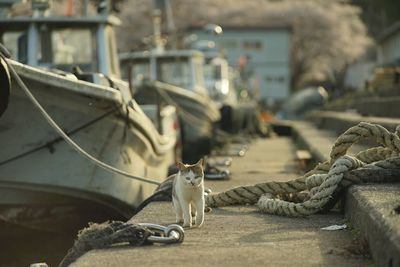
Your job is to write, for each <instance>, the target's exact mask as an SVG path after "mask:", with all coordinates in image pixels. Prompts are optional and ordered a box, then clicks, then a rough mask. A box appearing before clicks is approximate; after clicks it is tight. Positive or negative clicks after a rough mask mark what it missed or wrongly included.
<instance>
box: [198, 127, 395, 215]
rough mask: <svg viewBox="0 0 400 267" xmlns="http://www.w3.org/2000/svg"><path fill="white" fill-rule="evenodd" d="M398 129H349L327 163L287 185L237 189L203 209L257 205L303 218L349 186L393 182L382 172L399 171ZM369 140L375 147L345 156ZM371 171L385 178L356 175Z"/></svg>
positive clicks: (212, 197)
mask: <svg viewBox="0 0 400 267" xmlns="http://www.w3.org/2000/svg"><path fill="white" fill-rule="evenodd" d="M399 135H400V128H399V127H397V128H396V131H395V132H394V133H392V132H389V131H388V130H387V129H386V128H384V127H382V126H380V125H377V124H370V123H366V122H361V123H359V124H358V125H357V126H354V127H351V128H349V129H348V130H347V131H346V132H345V133H343V134H342V135H341V136H339V137H338V138H337V140H336V141H335V143H334V145H333V147H332V150H331V153H330V160H329V161H326V162H324V163H320V164H318V165H317V166H316V167H315V168H314V169H313V170H311V171H309V172H308V173H306V174H305V175H303V176H301V177H299V178H297V179H294V180H291V181H288V182H267V183H260V184H255V185H250V186H239V187H236V188H233V189H230V190H227V191H225V192H221V193H218V194H214V195H209V196H207V197H206V205H207V206H210V207H220V206H228V205H236V204H257V206H258V208H259V210H260V211H262V212H264V213H269V214H278V215H285V216H307V215H311V214H314V213H316V212H318V211H321V210H324V209H325V207H326V206H328V205H329V206H332V203H330V201H331V200H332V198H333V196H334V195H335V192H338V191H340V190H342V189H343V188H344V187H347V186H349V185H351V184H356V183H365V182H382V181H392V180H394V179H397V180H398V178H397V177H399V176H397V177H396V178H394V177H393V175H388V172H385V170H396V171H397V170H400V138H399ZM366 138H373V139H374V140H375V141H376V142H377V144H378V145H380V146H378V147H374V148H370V149H367V150H364V151H362V152H360V153H358V154H357V155H355V156H349V155H346V152H347V150H348V149H349V147H350V146H351V145H353V144H355V143H357V142H359V141H360V140H363V139H366ZM368 171H369V172H371V171H374V172H375V173H376V172H378V173H379V172H383V173H384V174H385V175H387V176H383V177H382V176H380V177H378V178H377V177H375V176H371V175H360V174H363V173H364V174H366V173H368ZM396 173H397V174H398V173H399V172H398V171H397V172H396Z"/></svg>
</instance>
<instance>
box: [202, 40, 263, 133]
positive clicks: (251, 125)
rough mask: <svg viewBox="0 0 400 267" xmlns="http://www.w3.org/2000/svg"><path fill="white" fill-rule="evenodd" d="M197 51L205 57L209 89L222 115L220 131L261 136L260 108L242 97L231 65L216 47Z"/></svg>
mask: <svg viewBox="0 0 400 267" xmlns="http://www.w3.org/2000/svg"><path fill="white" fill-rule="evenodd" d="M206 43H209V42H206ZM196 48H197V49H199V50H200V51H202V52H203V53H204V58H205V61H204V80H205V86H206V88H207V90H208V94H209V95H210V96H211V98H212V99H213V100H214V101H215V102H216V103H217V106H218V108H219V109H220V111H221V121H220V128H221V129H222V130H224V131H226V132H229V133H234V134H237V133H240V132H246V133H255V132H257V127H258V112H259V109H258V105H257V103H256V101H255V100H253V99H251V98H249V97H239V96H238V94H237V92H236V88H235V81H234V78H235V76H234V72H233V70H232V69H230V68H229V65H228V61H227V60H226V59H225V58H224V57H222V55H221V53H220V52H219V51H216V50H215V49H214V47H213V46H211V47H207V46H200V45H199V46H198V47H196Z"/></svg>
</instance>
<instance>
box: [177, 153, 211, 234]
mask: <svg viewBox="0 0 400 267" xmlns="http://www.w3.org/2000/svg"><path fill="white" fill-rule="evenodd" d="M178 168H179V171H178V173H177V174H176V175H175V179H174V183H173V187H172V203H173V206H174V209H175V214H176V222H177V223H179V224H181V223H183V225H182V226H183V227H185V228H186V227H187V228H190V227H192V216H193V220H194V221H195V225H196V227H201V226H202V225H203V222H204V170H203V159H200V160H199V161H198V162H197V163H196V164H193V165H185V164H183V163H181V162H178Z"/></svg>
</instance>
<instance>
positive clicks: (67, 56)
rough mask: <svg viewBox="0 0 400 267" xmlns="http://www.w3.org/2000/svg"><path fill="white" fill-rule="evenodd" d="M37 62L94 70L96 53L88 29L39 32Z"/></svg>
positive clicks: (91, 35)
mask: <svg viewBox="0 0 400 267" xmlns="http://www.w3.org/2000/svg"><path fill="white" fill-rule="evenodd" d="M40 38H41V41H40V49H39V50H40V53H39V55H38V57H39V63H40V64H49V65H51V66H52V67H54V68H58V69H62V70H66V71H71V68H72V67H73V66H79V67H80V68H81V69H82V70H84V71H96V69H97V68H96V62H97V61H96V53H95V45H94V44H95V42H94V40H93V38H94V37H93V34H92V31H91V30H90V29H79V28H76V29H75V28H64V29H52V30H51V31H48V30H42V31H41V32H40Z"/></svg>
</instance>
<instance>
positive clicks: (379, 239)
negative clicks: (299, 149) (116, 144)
mask: <svg viewBox="0 0 400 267" xmlns="http://www.w3.org/2000/svg"><path fill="white" fill-rule="evenodd" d="M292 127H293V129H292V133H293V138H294V140H295V141H296V142H298V143H299V144H300V145H302V146H305V148H307V149H308V150H309V151H310V153H311V154H312V156H313V157H314V158H315V159H316V160H317V161H319V162H323V161H326V160H328V159H329V155H327V154H326V151H324V149H323V148H321V143H320V142H315V141H314V142H313V140H312V139H313V138H315V136H314V134H315V132H317V131H319V129H317V128H316V127H315V126H313V125H312V124H311V123H309V122H300V123H293V124H292ZM310 127H311V128H310ZM310 131H311V132H313V137H310V135H309V132H310ZM318 138H321V140H325V143H326V142H332V138H330V137H328V136H325V137H324V136H323V134H322V133H321V136H319V137H318ZM359 187H360V186H351V187H350V188H348V189H347V191H346V195H345V217H346V218H348V219H349V220H350V222H351V223H352V224H353V225H354V227H355V228H356V229H357V230H359V231H360V233H361V235H362V236H364V237H365V238H366V239H367V241H368V245H369V247H370V250H371V254H372V257H373V259H374V261H375V262H376V263H377V264H378V266H387V267H394V266H400V246H399V245H398V244H397V243H398V242H399V240H400V236H394V233H393V232H390V227H388V226H387V225H388V222H387V221H386V220H385V216H384V215H382V214H380V212H379V210H378V209H376V208H375V207H374V206H372V205H370V204H368V203H369V200H367V199H365V198H364V197H361V196H360V195H359V194H358V191H359V189H358V188H359Z"/></svg>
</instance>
